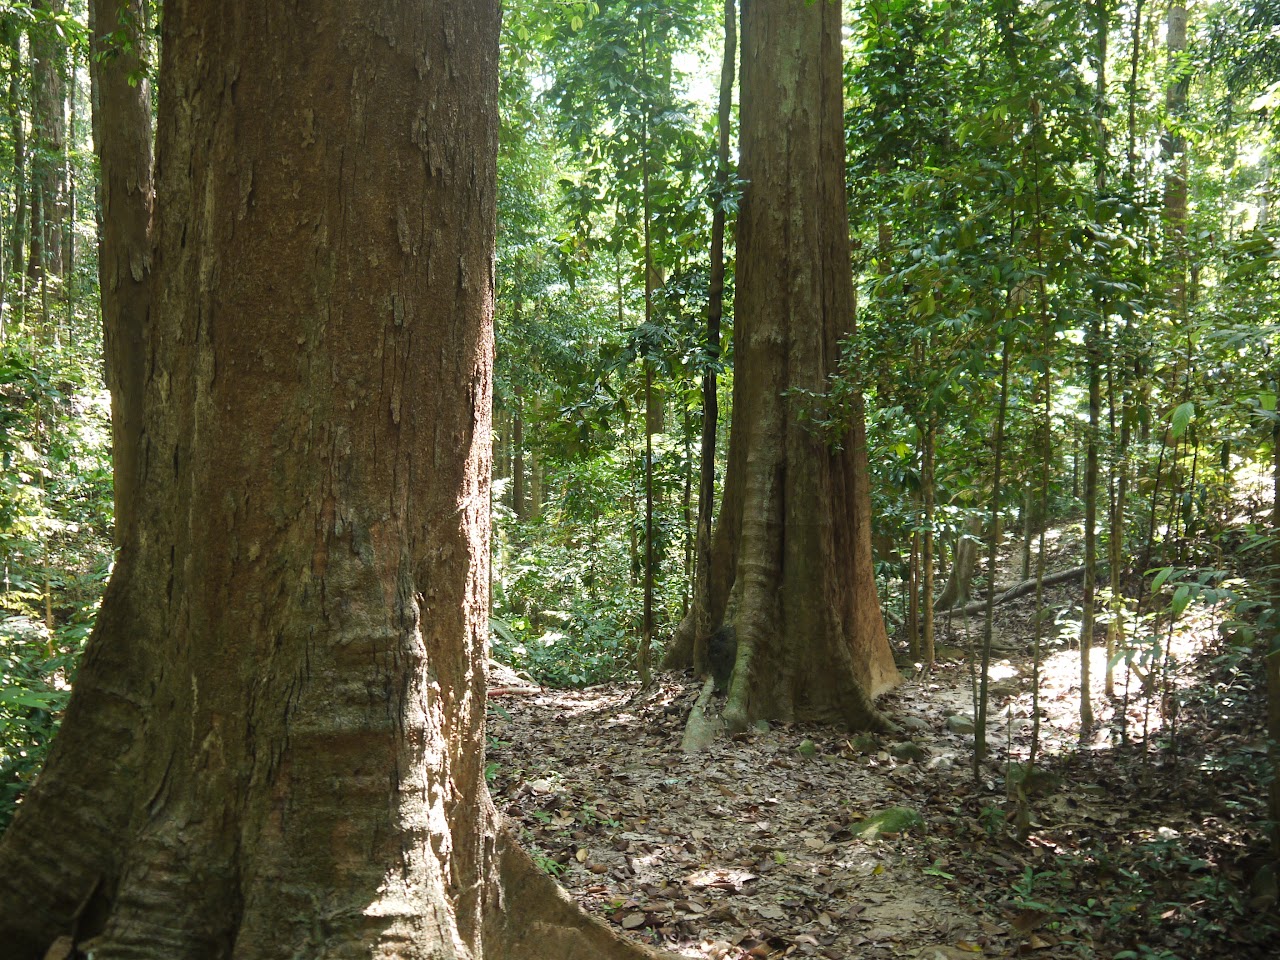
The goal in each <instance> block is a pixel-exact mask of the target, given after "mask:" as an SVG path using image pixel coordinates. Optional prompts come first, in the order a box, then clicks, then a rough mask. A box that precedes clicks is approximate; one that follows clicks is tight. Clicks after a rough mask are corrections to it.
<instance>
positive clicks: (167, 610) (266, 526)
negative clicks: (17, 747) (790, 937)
mask: <svg viewBox="0 0 1280 960" xmlns="http://www.w3.org/2000/svg"><path fill="white" fill-rule="evenodd" d="M99 13H100V14H101V10H100V11H99ZM293 13H294V14H295V15H291V16H280V15H278V14H279V11H277V10H276V9H275V8H273V7H271V6H269V5H264V4H261V3H257V2H250V0H219V2H217V3H214V2H212V0H171V2H168V3H166V5H165V16H164V31H165V39H164V44H165V48H164V57H163V74H162V81H161V84H160V89H161V101H160V119H159V144H158V151H157V157H158V161H157V169H158V171H159V175H158V178H157V181H158V182H157V210H156V253H155V267H154V273H153V275H152V276H153V279H152V284H153V287H152V293H153V297H152V305H151V310H152V314H153V318H154V322H153V324H152V327H151V335H150V336H149V337H148V338H147V352H148V353H147V360H148V362H147V365H146V371H147V373H146V377H147V379H146V402H145V404H144V411H145V412H144V427H145V429H144V433H143V436H144V444H145V447H144V456H143V457H142V465H141V471H140V487H139V489H140V496H139V515H138V529H139V535H138V536H137V538H136V543H135V545H134V546H133V548H132V549H128V548H126V549H125V550H124V551H123V552H122V564H131V565H134V573H133V574H132V575H130V576H128V577H126V578H124V579H122V578H121V570H122V566H121V565H117V567H116V573H115V575H114V576H113V579H112V582H111V585H110V586H109V587H108V595H107V598H106V599H105V601H104V603H103V607H102V610H101V615H100V619H99V625H98V628H97V633H96V634H95V639H94V640H93V641H91V644H90V650H89V653H88V655H87V657H86V660H85V663H84V664H83V666H82V667H81V673H80V677H79V681H78V683H77V685H76V688H75V692H74V694H73V695H72V703H71V706H70V708H69V710H68V715H67V718H66V720H65V722H64V724H63V727H62V730H61V732H60V733H59V736H58V739H57V743H56V744H55V746H54V748H53V749H54V756H51V758H50V767H49V768H48V769H46V771H45V772H44V773H43V774H42V775H41V778H40V782H39V783H38V784H37V785H36V787H35V789H34V790H33V792H32V794H31V796H30V797H29V799H28V800H27V802H25V803H23V805H22V807H21V809H20V810H19V812H18V817H17V819H16V820H15V822H14V824H13V826H12V827H11V829H10V831H9V832H8V834H6V836H5V838H4V841H3V844H2V845H0V943H3V944H4V953H5V957H6V958H13V960H37V958H40V957H42V956H44V955H45V953H46V951H47V950H48V948H49V947H50V946H52V945H54V943H55V938H56V937H58V936H59V935H64V936H66V937H67V938H68V939H67V940H64V941H62V942H61V943H58V944H57V948H58V949H59V950H60V951H61V952H60V954H56V955H62V956H66V955H69V954H70V950H71V948H72V947H74V946H76V945H77V944H78V945H79V946H80V947H89V946H90V945H89V943H88V941H90V940H92V941H93V942H92V945H91V947H90V949H91V952H92V955H93V956H94V957H95V958H97V960H152V958H155V960H162V958H163V960H229V958H235V960H259V958H263V960H266V958H279V957H321V956H325V957H373V956H378V957H392V956H394V957H397V958H405V960H410V958H412V960H419V958H421V960H427V958H441V957H455V958H464V957H466V958H474V960H479V958H486V960H508V958H510V960H515V958H534V960H542V958H546V960H594V958H609V960H611V958H615V957H616V958H621V957H628V958H630V957H635V958H638V957H641V956H645V955H646V952H645V951H644V950H642V949H641V948H639V947H636V946H633V945H627V944H622V943H620V942H619V941H618V940H617V938H616V937H615V936H614V935H613V934H612V933H611V932H610V931H609V930H607V929H606V928H605V927H604V926H603V925H602V924H598V923H595V922H592V921H589V920H587V919H586V918H585V917H584V916H583V915H581V914H580V912H578V911H577V910H576V908H575V907H573V906H572V904H570V903H569V902H567V900H566V898H565V897H564V895H563V893H562V892H559V891H558V890H557V888H556V887H555V885H554V883H553V882H552V881H551V880H550V879H549V878H548V877H546V876H545V875H544V874H542V873H540V872H539V871H538V870H537V869H536V868H535V867H534V866H533V864H532V863H531V862H530V861H529V859H528V858H527V857H526V856H524V855H523V854H521V852H520V851H519V849H518V848H517V847H516V846H515V845H514V844H513V843H512V842H511V841H510V840H509V839H508V838H507V837H506V836H505V835H504V834H502V833H501V832H500V831H499V830H498V824H497V815H496V812H495V811H494V809H493V807H492V804H491V803H490V801H489V799H488V794H487V791H486V789H485V782H484V765H485V763H484V714H485V707H484V704H485V678H484V663H485V656H486V651H487V634H488V631H487V623H486V619H485V616H486V610H487V589H486V582H487V565H488V554H487V543H488V540H487V536H488V516H489V499H488V491H489V450H490V421H489V410H490V407H489V402H490V384H491V372H492V312H491V311H492V303H493V284H494V280H493V261H492V256H493V242H494V198H495V192H496V191H495V166H496V161H495V158H496V144H497V117H496V103H497V51H498V21H499V13H498V5H497V4H496V3H489V2H468V3H465V4H456V3H443V2H436V3H432V2H426V3H424V4H419V5H415V6H414V7H413V8H412V9H410V8H408V7H406V5H404V4H402V3H397V2H392V0H368V2H365V3H362V4H360V5H359V6H358V7H356V6H354V5H352V4H349V3H343V2H338V0H316V2H314V3H312V4H310V5H308V6H307V9H306V11H305V13H304V14H301V15H299V14H298V12H297V11H294V12H293ZM99 22H100V23H103V22H106V18H101V19H100V21H99ZM393 41H394V42H393ZM104 66H105V64H104ZM335 70H336V71H338V74H337V75H335V73H334V71H335ZM357 119H358V122H357ZM387 184H395V185H396V186H397V189H395V190H388V189H387ZM375 253H376V256H371V254H375ZM121 584H124V585H125V586H127V587H128V588H129V589H131V590H132V591H134V594H135V595H134V597H133V598H132V602H130V603H128V604H126V605H125V606H124V607H123V608H122V606H121V605H120V602H119V594H118V591H119V590H120V589H122V588H123V587H122V586H121ZM122 610H123V612H124V613H125V614H126V616H127V619H124V620H121V619H120V618H121V615H122ZM138 633H141V634H142V635H143V636H144V637H145V638H146V645H145V646H144V647H142V648H141V649H140V648H139V645H138V644H139V641H138V640H136V639H133V638H134V635H135V634H138ZM121 648H125V649H128V650H129V651H131V653H132V654H133V655H132V656H128V657H121V655H120V650H121ZM104 656H105V657H107V658H108V659H107V660H104V659H102V658H103V657H104ZM111 657H116V658H119V660H120V663H119V664H114V663H111V662H110V659H109V658H111ZM117 665H119V666H122V667H123V668H124V669H123V670H120V671H118V670H115V669H114V667H115V666H117ZM112 693H113V694H114V696H111V695H110V694H112ZM125 713H128V714H129V716H130V722H128V723H124V724H118V723H116V720H118V719H119V718H120V717H122V716H123V715H124V714H125ZM104 722H105V723H107V724H108V726H109V727H110V728H111V729H110V732H111V733H112V734H116V735H118V736H119V741H118V742H114V741H113V740H112V739H111V738H110V737H104V736H103V733H102V730H103V724H104ZM95 750H96V751H97V752H99V753H103V754H110V756H109V757H105V758H100V757H98V756H96V755H95V753H94V751H95ZM51 774H52V775H53V779H52V780H50V779H49V778H50V775H51ZM121 794H123V795H125V796H126V797H127V799H128V802H127V803H126V804H125V806H124V814H125V815H124V816H121V815H120V814H121V806H120V804H119V802H118V796H119V795H121ZM62 838H68V839H66V840H63V839H62ZM68 941H73V942H68Z"/></svg>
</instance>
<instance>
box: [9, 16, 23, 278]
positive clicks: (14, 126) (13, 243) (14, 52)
mask: <svg viewBox="0 0 1280 960" xmlns="http://www.w3.org/2000/svg"><path fill="white" fill-rule="evenodd" d="M4 33H5V44H6V45H7V46H8V48H9V87H8V91H7V96H8V107H9V138H10V140H11V141H12V144H13V226H12V228H11V229H10V232H9V247H8V250H7V251H5V253H4V254H3V255H5V256H8V258H9V273H10V275H11V276H12V277H13V280H14V283H15V284H20V283H21V282H22V277H23V276H24V272H23V271H24V269H25V266H26V261H25V260H24V259H23V252H24V251H25V249H26V229H25V226H24V225H25V223H26V219H27V212H28V211H27V133H26V125H25V124H24V123H23V121H22V96H21V92H20V88H19V77H20V76H21V74H22V31H21V30H20V29H19V28H18V25H17V23H16V20H15V18H14V17H13V16H12V15H10V16H7V17H5V18H4ZM6 299H7V297H6Z"/></svg>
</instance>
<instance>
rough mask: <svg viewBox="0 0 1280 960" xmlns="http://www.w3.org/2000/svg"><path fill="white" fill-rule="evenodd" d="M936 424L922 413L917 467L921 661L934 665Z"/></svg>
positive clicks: (927, 665)
mask: <svg viewBox="0 0 1280 960" xmlns="http://www.w3.org/2000/svg"><path fill="white" fill-rule="evenodd" d="M936 431H937V426H936V424H935V418H934V414H933V411H932V410H930V411H929V412H928V413H926V414H925V428H924V457H923V462H922V464H921V467H920V484H921V486H922V487H923V488H924V491H923V492H924V584H923V589H922V591H921V597H920V608H921V610H922V611H923V615H924V623H923V624H922V628H923V632H924V637H923V640H924V651H923V653H924V663H925V666H926V667H932V666H933V660H934V637H933V513H934V509H933V508H934V503H933V501H934V492H933V487H934V483H933V474H934V464H933V461H934V446H935V436H936Z"/></svg>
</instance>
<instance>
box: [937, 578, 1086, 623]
mask: <svg viewBox="0 0 1280 960" xmlns="http://www.w3.org/2000/svg"><path fill="white" fill-rule="evenodd" d="M1103 569H1104V568H1103V567H1102V566H1101V565H1100V566H1099V567H1098V572H1099V573H1102V572H1103ZM1083 576H1084V567H1083V566H1079V567H1070V568H1068V569H1066V570H1059V571H1058V572H1057V573H1053V574H1050V575H1049V576H1047V577H1045V578H1044V585H1045V586H1046V587H1055V586H1057V585H1058V584H1060V583H1066V582H1067V581H1069V580H1075V579H1077V578H1079V577H1083ZM1035 589H1036V579H1035V577H1032V578H1031V579H1030V580H1023V581H1022V582H1021V583H1015V584H1014V585H1013V586H1011V587H1005V588H1003V589H1002V590H1001V591H1000V592H999V593H998V594H996V598H995V604H996V605H997V606H999V605H1000V604H1002V603H1008V602H1009V601H1010V600H1017V599H1018V598H1019V597H1025V596H1026V595H1027V594H1029V593H1034V592H1035ZM986 608H987V601H986V600H985V599H983V600H971V601H970V602H969V603H966V604H964V605H962V606H959V607H952V608H951V609H950V610H940V611H938V612H937V614H935V615H936V616H944V617H945V616H948V615H950V616H955V615H956V614H959V615H960V616H962V617H967V616H969V614H971V613H981V612H982V611H983V610H985V609H986Z"/></svg>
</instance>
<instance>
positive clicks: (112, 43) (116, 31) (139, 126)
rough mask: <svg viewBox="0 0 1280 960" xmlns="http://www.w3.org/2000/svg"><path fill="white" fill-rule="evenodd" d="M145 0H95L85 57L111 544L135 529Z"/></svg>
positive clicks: (145, 300)
mask: <svg viewBox="0 0 1280 960" xmlns="http://www.w3.org/2000/svg"><path fill="white" fill-rule="evenodd" d="M143 5H144V0H93V12H94V17H93V21H94V30H93V34H92V36H91V37H90V43H91V52H92V56H90V58H89V65H90V69H91V70H92V71H93V81H94V85H95V88H96V90H97V98H96V102H95V104H94V111H93V139H94V145H95V146H96V148H97V153H98V168H99V198H98V203H99V210H100V212H101V227H100V231H101V236H100V238H99V243H98V277H99V283H100V289H101V299H102V329H103V359H104V361H105V367H106V375H107V386H108V388H109V389H110V391H111V425H112V451H111V453H112V462H113V464H114V466H115V542H116V546H117V547H122V546H123V545H124V544H125V543H126V542H127V541H128V540H129V539H130V538H131V537H132V536H133V535H134V534H135V533H136V529H135V528H136V522H137V510H138V505H137V483H138V470H139V459H138V455H139V446H140V443H141V440H142V398H143V388H144V381H145V367H144V364H145V361H146V352H145V340H146V326H147V319H148V311H149V309H150V290H149V285H150V273H151V237H150V226H151V207H152V202H153V199H154V191H153V189H152V170H151V164H152V158H151V153H152V151H151V89H150V84H149V83H148V82H147V78H146V69H145V67H146V65H145V62H144V59H143V57H144V55H145V51H146V37H145V36H144V34H143V32H142V20H143V10H142V7H143Z"/></svg>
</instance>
